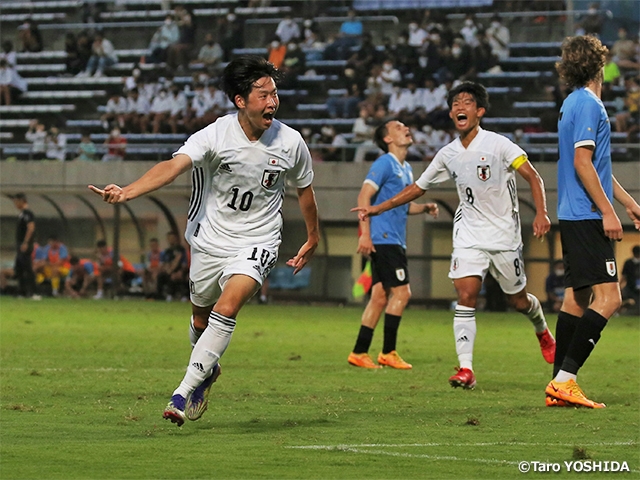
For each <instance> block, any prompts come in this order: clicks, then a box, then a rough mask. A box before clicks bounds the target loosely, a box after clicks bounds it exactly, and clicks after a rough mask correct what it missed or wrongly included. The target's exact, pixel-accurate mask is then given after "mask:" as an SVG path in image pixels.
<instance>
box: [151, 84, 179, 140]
mask: <svg viewBox="0 0 640 480" xmlns="http://www.w3.org/2000/svg"><path fill="white" fill-rule="evenodd" d="M172 109H173V98H172V97H171V96H170V95H169V92H167V89H166V88H164V87H163V88H161V89H160V91H159V92H158V95H156V96H155V98H154V99H153V102H151V109H150V110H149V122H150V123H151V124H152V125H153V127H152V129H153V130H152V132H153V133H160V129H161V128H162V125H164V123H165V122H166V121H167V120H168V119H169V117H170V116H171V110H172ZM145 131H146V125H145Z"/></svg>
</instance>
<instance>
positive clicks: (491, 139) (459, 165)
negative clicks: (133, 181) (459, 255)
mask: <svg viewBox="0 0 640 480" xmlns="http://www.w3.org/2000/svg"><path fill="white" fill-rule="evenodd" d="M525 160H526V153H525V152H524V150H522V149H521V148H520V147H519V146H517V145H516V144H515V143H513V142H511V141H510V140H509V139H507V138H506V137H503V136H502V135H499V134H497V133H494V132H489V131H487V130H483V129H480V131H479V132H478V135H477V136H476V138H474V139H473V141H472V142H471V144H470V145H469V147H468V148H466V149H465V148H464V147H463V146H462V143H461V142H460V138H456V139H455V140H454V141H453V142H451V143H449V144H448V145H446V146H444V147H442V149H441V150H440V151H439V152H438V153H437V154H436V156H435V157H434V159H433V161H432V162H431V164H430V165H429V166H428V167H427V169H426V170H425V171H424V173H423V174H422V175H421V176H420V178H419V179H418V180H417V181H416V185H418V186H419V187H420V188H422V189H423V190H427V189H429V188H431V187H432V186H433V185H436V184H438V183H441V182H444V181H446V180H448V179H450V178H453V179H454V180H455V182H456V186H457V189H458V197H459V198H460V204H459V205H458V208H457V210H456V213H455V216H454V219H453V247H454V248H479V249H483V250H489V251H502V250H515V249H517V248H518V247H519V246H520V245H521V243H522V236H521V234H520V215H519V207H518V192H517V190H516V177H515V175H516V173H515V170H516V168H517V167H519V166H520V165H522V163H524V161H525Z"/></svg>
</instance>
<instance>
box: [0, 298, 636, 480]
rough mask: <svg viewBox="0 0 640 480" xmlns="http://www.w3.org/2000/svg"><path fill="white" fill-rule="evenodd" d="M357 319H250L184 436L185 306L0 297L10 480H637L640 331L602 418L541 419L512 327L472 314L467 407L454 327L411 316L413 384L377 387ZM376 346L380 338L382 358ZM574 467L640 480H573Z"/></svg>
mask: <svg viewBox="0 0 640 480" xmlns="http://www.w3.org/2000/svg"><path fill="white" fill-rule="evenodd" d="M361 311H362V309H361V308H360V307H347V308H337V307H335V308H334V307H324V306H272V305H269V306H259V305H248V306H247V307H245V308H244V309H243V311H242V312H241V314H240V316H239V318H238V326H237V328H236V331H235V333H234V337H233V340H232V342H231V346H230V347H229V349H228V350H227V353H226V354H225V356H224V358H223V361H222V365H223V371H222V376H221V377H220V379H219V381H218V383H217V384H216V385H215V386H214V388H213V390H212V395H211V404H210V407H209V411H208V412H207V413H206V414H205V415H204V416H203V418H202V419H200V420H199V421H197V422H187V423H186V424H185V425H184V426H183V427H182V428H178V427H176V426H175V425H173V424H171V423H169V422H168V421H165V420H163V419H162V417H161V415H162V410H163V408H164V406H165V405H166V403H167V401H168V400H169V397H170V395H171V392H172V391H173V389H174V388H175V387H176V386H177V385H178V383H179V381H180V380H181V378H182V375H183V372H184V368H185V366H186V363H187V360H188V355H189V352H190V348H189V342H188V318H189V307H188V305H187V304H181V303H164V302H162V303H160V302H156V303H148V302H142V301H120V302H111V301H89V300H87V301H69V300H58V299H50V300H44V301H42V302H32V301H28V300H19V299H12V298H7V297H2V299H0V319H1V320H0V347H1V364H0V372H1V376H0V378H1V384H0V478H2V479H13V478H16V479H20V478H32V479H45V478H46V479H73V478H83V479H85V478H86V479H115V478H118V479H120V478H122V479H127V478H144V479H161V478H167V479H169V478H171V479H176V478H185V479H187V478H189V479H192V478H219V479H222V478H241V479H247V478H274V479H284V478H304V479H306V478H341V479H342V478H344V479H351V478H353V479H374V478H380V479H392V478H398V479H414V478H415V479H418V478H419V479H423V478H428V479H444V478H469V479H471V478H483V479H498V478H509V479H513V478H521V477H524V478H548V477H549V476H554V477H555V478H559V477H570V478H590V479H595V478H638V477H640V449H639V448H638V441H639V436H640V428H639V424H640V410H639V405H640V348H639V347H640V328H639V327H640V325H639V323H638V318H634V317H616V318H613V319H612V320H611V322H610V325H609V326H608V327H607V329H606V330H605V331H604V334H603V338H602V340H601V342H600V343H599V344H598V346H597V348H596V350H595V351H594V353H593V354H592V356H591V358H590V359H589V361H588V363H587V365H586V366H585V368H584V371H583V372H582V373H581V375H580V379H579V380H580V384H581V386H582V387H583V388H584V390H585V392H586V393H587V395H588V396H590V397H592V398H593V399H595V400H597V401H602V402H605V403H607V405H608V408H606V409H604V410H597V411H596V410H587V409H570V408H545V407H544V393H543V392H544V387H545V385H546V383H547V381H548V380H549V375H550V371H551V368H550V366H548V365H547V364H546V363H545V362H544V360H543V359H542V356H541V354H540V352H539V350H538V345H537V341H536V339H535V336H534V334H533V329H532V327H531V325H530V324H529V322H528V321H527V320H526V318H524V317H522V316H521V315H519V314H517V313H508V314H507V313H505V314H490V313H482V312H480V313H478V315H477V319H478V336H477V339H476V351H475V361H474V367H475V371H476V375H477V378H478V386H477V388H476V390H474V391H463V390H460V389H457V390H454V389H452V388H451V387H450V386H449V385H448V383H447V379H448V377H449V376H450V375H451V374H452V373H453V367H454V366H455V365H456V364H457V361H456V360H457V359H456V356H455V349H454V345H453V334H452V328H451V324H452V313H451V312H446V311H430V310H418V309H410V310H408V311H407V312H406V313H405V316H404V318H403V321H402V324H401V328H400V335H399V344H398V350H399V352H400V353H401V354H402V356H403V357H404V358H405V359H406V360H407V361H409V362H411V363H413V366H414V368H413V370H411V371H397V370H390V369H383V370H378V371H366V370H361V369H357V368H354V367H351V366H349V365H348V364H347V362H346V359H347V355H348V354H349V352H350V350H351V348H352V347H353V344H354V341H355V336H356V334H357V331H358V327H359V323H360V314H361ZM549 320H550V324H551V325H552V327H553V326H554V325H555V316H551V317H550V319H549ZM381 343H382V324H381V325H380V326H379V328H378V331H377V332H376V336H375V337H374V344H373V347H372V350H371V353H372V354H376V355H377V352H378V351H379V348H380V346H381ZM575 459H590V460H592V461H602V462H604V461H609V462H612V461H617V462H620V463H622V462H627V464H628V466H629V469H630V472H628V473H619V474H612V473H605V472H601V473H590V474H589V475H586V474H576V473H568V472H566V470H565V467H564V464H563V463H562V462H564V461H572V460H575ZM521 461H529V462H532V461H539V462H551V463H561V464H562V465H563V470H562V472H560V473H535V472H533V471H530V472H529V473H527V474H526V475H524V474H521V473H520V472H519V471H518V464H519V462H521Z"/></svg>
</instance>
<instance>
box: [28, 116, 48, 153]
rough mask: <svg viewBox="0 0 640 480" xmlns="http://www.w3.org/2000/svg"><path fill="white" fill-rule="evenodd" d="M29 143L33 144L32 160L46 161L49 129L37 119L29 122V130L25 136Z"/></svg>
mask: <svg viewBox="0 0 640 480" xmlns="http://www.w3.org/2000/svg"><path fill="white" fill-rule="evenodd" d="M24 137H25V138H26V140H27V142H30V143H31V156H30V158H31V159H32V160H44V159H45V158H46V152H47V146H46V141H47V128H46V127H45V125H44V123H41V122H40V121H38V120H37V119H33V120H29V129H28V130H27V132H26V133H25V134H24Z"/></svg>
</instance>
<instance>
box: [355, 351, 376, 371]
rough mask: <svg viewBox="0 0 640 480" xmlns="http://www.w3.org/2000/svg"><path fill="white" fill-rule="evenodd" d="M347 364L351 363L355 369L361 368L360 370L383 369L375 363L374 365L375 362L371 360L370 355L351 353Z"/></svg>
mask: <svg viewBox="0 0 640 480" xmlns="http://www.w3.org/2000/svg"><path fill="white" fill-rule="evenodd" d="M347 362H349V363H350V364H351V365H353V366H354V367H360V368H382V367H381V366H380V365H376V364H375V363H373V360H371V357H370V356H369V354H368V353H353V352H351V353H350V354H349V358H348V359H347Z"/></svg>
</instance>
